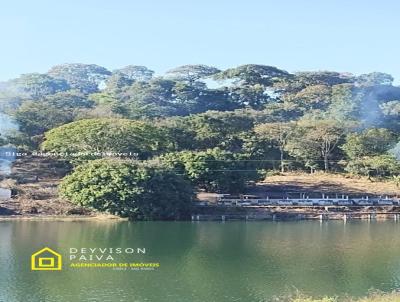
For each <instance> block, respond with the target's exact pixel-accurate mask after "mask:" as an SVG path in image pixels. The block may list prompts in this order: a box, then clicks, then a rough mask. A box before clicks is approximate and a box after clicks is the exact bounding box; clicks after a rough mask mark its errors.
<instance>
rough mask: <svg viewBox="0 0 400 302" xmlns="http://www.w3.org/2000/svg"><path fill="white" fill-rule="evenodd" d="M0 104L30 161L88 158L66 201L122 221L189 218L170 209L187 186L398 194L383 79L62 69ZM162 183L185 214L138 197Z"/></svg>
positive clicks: (195, 69)
mask: <svg viewBox="0 0 400 302" xmlns="http://www.w3.org/2000/svg"><path fill="white" fill-rule="evenodd" d="M0 93H1V96H0V97H1V100H2V101H1V107H2V109H3V111H4V112H6V113H8V114H10V115H12V116H13V117H14V118H15V120H16V121H17V123H18V125H19V131H18V132H15V133H9V134H8V136H7V137H3V138H2V139H3V140H5V141H8V142H10V143H12V144H14V145H16V146H17V147H18V148H20V149H25V150H37V149H39V148H40V149H42V150H46V151H53V152H60V153H62V152H64V153H65V154H73V153H79V152H86V154H84V155H82V156H74V157H67V158H64V159H65V160H67V161H68V162H69V163H71V164H72V165H74V166H75V167H76V168H75V170H74V172H73V173H72V174H71V175H69V176H68V177H67V179H66V180H65V181H64V183H65V185H63V186H62V190H61V192H63V194H64V196H66V197H67V198H69V199H70V200H73V201H75V202H78V203H81V204H88V203H89V204H90V205H91V206H94V205H95V204H97V205H96V207H97V208H101V209H103V210H110V211H111V212H114V213H119V214H121V215H129V216H136V217H140V218H142V219H147V218H152V217H153V218H154V217H156V218H160V219H164V218H171V219H172V218H173V217H181V216H182V215H184V213H187V211H188V210H187V208H185V207H184V208H185V210H184V211H183V212H180V211H179V210H177V211H175V210H172V209H171V208H169V210H166V208H168V207H169V206H170V205H171V204H176V205H177V204H180V202H179V200H190V199H191V198H192V197H193V195H191V193H189V192H191V190H190V189H187V190H186V189H182V190H181V191H180V190H179V189H178V187H177V184H179V186H180V187H181V188H188V187H187V186H189V187H190V186H196V187H197V188H203V189H205V190H207V191H219V192H240V191H241V190H243V189H244V187H245V186H246V183H248V182H249V181H257V180H258V179H260V178H262V177H264V176H265V175H266V174H267V173H269V171H271V170H280V171H288V170H303V171H308V172H314V171H316V170H325V171H338V172H347V173H352V174H360V175H366V176H369V177H387V178H391V179H393V180H395V181H397V182H400V180H399V174H400V172H399V171H400V163H399V160H398V158H400V154H399V153H400V150H399V149H400V144H398V142H399V140H400V87H397V86H394V85H393V78H392V77H391V76H390V75H388V74H384V73H377V72H376V73H371V74H364V75H359V76H355V75H352V74H349V73H339V72H327V71H322V72H299V73H294V74H292V73H289V72H287V71H284V70H281V69H278V68H276V67H271V66H264V65H243V66H239V67H236V68H231V69H227V70H223V71H221V70H219V69H217V68H215V67H210V66H205V65H186V66H180V67H177V68H174V69H172V70H170V71H168V72H166V74H164V75H163V76H154V72H153V71H151V70H149V69H148V68H146V67H144V66H127V67H125V68H121V69H118V70H114V71H112V72H111V71H109V70H107V69H106V68H103V67H100V66H97V65H85V64H64V65H59V66H55V67H53V68H52V69H50V70H49V72H48V73H46V74H36V73H35V74H25V75H22V76H21V77H19V78H17V79H13V80H10V81H8V82H5V83H0ZM101 152H115V153H124V152H126V153H129V152H130V153H131V154H132V153H134V154H136V158H135V160H136V161H132V160H131V159H130V160H127V159H118V160H117V159H103V160H102V159H100V157H101V156H97V155H96V154H99V153H101ZM93 160H94V162H93ZM140 161H142V162H140ZM143 161H145V162H143ZM85 167H86V168H85ZM94 167H95V168H94ZM98 171H102V172H101V173H100V172H98ZM121 171H125V172H126V173H125V172H124V173H125V174H124V173H122V172H121ZM133 171H136V172H135V173H134V174H135V175H136V176H132V175H131V173H133ZM138 171H142V173H139V172H138ZM96 173H97V174H98V173H100V174H99V175H97V174H96ZM120 173H122V174H120ZM94 174H96V175H97V176H96V177H94V176H93V175H94ZM87 175H91V176H90V177H87ZM139 175H140V176H139ZM144 175H150V176H148V178H146V177H144ZM156 175H157V177H161V178H162V179H164V184H165V187H163V192H164V193H165V196H169V199H170V200H175V201H176V202H168V203H166V204H162V203H161V204H156V203H154V200H155V199H152V198H150V197H149V196H146V197H143V196H142V197H140V198H139V197H138V196H141V195H140V194H142V193H140V192H149V188H148V187H147V185H149V183H148V180H149V179H153V178H154V177H156ZM172 175H175V176H172ZM132 177H133V178H136V179H137V183H136V185H133V184H132V183H130V181H131V180H129V181H128V183H127V184H126V186H125V187H126V190H127V191H126V192H125V191H124V190H123V189H122V188H123V187H124V185H123V183H124V181H125V180H126V179H131V178H132ZM174 177H175V178H174ZM161 178H160V179H161ZM93 179H96V180H97V182H96V181H94V180H93ZM146 179H147V180H146ZM85 180H86V182H85ZM145 180H146V181H145ZM167 180H168V181H169V182H171V183H174V182H176V185H169V184H167V182H168V181H167ZM100 183H103V184H102V185H101V186H103V187H104V188H105V189H104V190H105V191H102V190H100V189H99V187H98V186H99V184H100ZM94 186H97V187H96V188H97V189H94ZM132 188H135V190H136V191H135V192H132V190H133V189H132ZM150 191H151V190H150ZM153 191H154V194H156V195H157V194H161V193H160V192H158V193H157V192H156V191H157V190H155V189H154V190H153ZM179 191H180V193H178V192H179ZM99 192H102V193H99ZM115 192H118V194H120V195H118V194H117V195H115V194H116V193H115ZM182 192H188V194H187V196H186V198H183V197H182V194H181V193H182ZM83 194H84V195H83ZM121 194H122V195H121ZM135 194H136V195H135ZM138 194H139V195H138ZM168 194H169V195H168ZM144 199H146V200H153V201H152V203H153V204H152V206H150V207H148V206H147V208H146V209H147V210H146V211H145V210H144V207H143V206H140V207H139V206H138V207H137V208H135V206H134V205H133V204H130V202H132V201H138V200H140V201H143V200H144ZM164 199H165V198H164ZM100 200H102V201H101V202H100ZM122 200H125V201H126V202H125V203H124V202H121V201H122ZM111 201H113V202H111ZM128 201H129V202H128ZM110 202H111V204H112V206H111V205H110ZM99 203H101V205H99ZM139 203H141V202H138V203H137V204H139ZM107 204H109V206H106V205H107ZM146 204H147V205H148V202H147V203H146ZM116 205H118V206H117V207H116ZM104 207H105V208H104ZM139 208H140V210H139ZM173 208H174V209H178V208H180V206H176V207H175V206H174V207H173ZM132 209H135V210H134V211H133V212H132ZM155 209H158V210H155ZM133 213H136V214H133ZM160 213H175V214H174V215H169V216H168V215H167V216H163V215H164V214H163V215H161V214H160Z"/></svg>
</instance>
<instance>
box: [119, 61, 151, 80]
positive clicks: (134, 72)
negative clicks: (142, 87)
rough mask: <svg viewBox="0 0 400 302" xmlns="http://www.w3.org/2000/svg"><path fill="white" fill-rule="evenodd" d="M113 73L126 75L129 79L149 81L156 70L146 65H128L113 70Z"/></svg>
mask: <svg viewBox="0 0 400 302" xmlns="http://www.w3.org/2000/svg"><path fill="white" fill-rule="evenodd" d="M113 74H122V75H125V76H126V77H127V78H128V79H129V80H132V81H141V82H148V81H150V80H151V78H152V77H153V75H154V71H153V70H150V69H148V68H147V67H146V66H137V65H128V66H125V67H123V68H120V69H117V70H114V71H113Z"/></svg>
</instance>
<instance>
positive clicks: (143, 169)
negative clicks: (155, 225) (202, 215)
mask: <svg viewBox="0 0 400 302" xmlns="http://www.w3.org/2000/svg"><path fill="white" fill-rule="evenodd" d="M60 192H61V195H62V196H63V197H65V198H67V199H69V200H71V201H72V202H74V203H76V204H79V205H81V206H89V207H92V208H95V209H97V210H100V211H106V212H108V213H111V214H116V215H120V216H123V217H130V218H133V219H139V220H159V219H162V220H172V219H185V218H187V217H188V216H189V213H190V211H189V210H190V207H191V201H192V199H193V188H192V187H191V186H190V184H189V183H188V182H187V181H185V180H184V179H183V178H182V177H180V176H179V175H177V174H176V173H173V172H171V171H170V170H168V169H166V168H163V167H161V166H157V165H154V164H151V163H146V164H143V163H138V162H134V161H126V160H111V159H100V160H95V161H91V162H89V163H86V164H84V165H82V166H79V167H78V168H77V169H76V170H75V171H74V172H73V173H72V174H70V175H68V176H67V177H65V178H64V180H63V182H62V183H61V185H60Z"/></svg>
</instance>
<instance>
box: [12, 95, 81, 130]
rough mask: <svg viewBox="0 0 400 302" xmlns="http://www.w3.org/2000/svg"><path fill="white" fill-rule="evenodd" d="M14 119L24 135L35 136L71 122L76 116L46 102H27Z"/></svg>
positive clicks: (15, 114)
mask: <svg viewBox="0 0 400 302" xmlns="http://www.w3.org/2000/svg"><path fill="white" fill-rule="evenodd" d="M14 117H15V120H16V122H17V123H18V124H19V127H20V130H21V131H22V132H23V133H26V134H28V135H29V136H35V135H40V134H43V133H44V132H45V131H47V130H50V129H52V128H55V127H58V126H60V125H63V124H65V123H69V122H71V121H72V120H73V118H74V115H73V113H72V112H70V111H66V110H64V109H62V108H57V107H55V106H54V105H51V104H49V103H46V102H25V103H24V104H22V105H21V107H19V108H18V109H17V111H16V112H15V113H14Z"/></svg>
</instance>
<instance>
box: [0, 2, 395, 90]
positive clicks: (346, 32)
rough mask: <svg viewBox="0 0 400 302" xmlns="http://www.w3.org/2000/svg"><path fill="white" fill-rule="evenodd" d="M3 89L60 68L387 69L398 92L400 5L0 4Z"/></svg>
mask: <svg viewBox="0 0 400 302" xmlns="http://www.w3.org/2000/svg"><path fill="white" fill-rule="evenodd" d="M1 2H2V3H1V8H0V28H1V38H2V39H1V41H2V42H1V45H0V81H2V80H7V79H9V78H13V77H17V76H18V75H19V74H22V73H29V72H46V71H47V70H48V69H49V68H50V67H51V66H53V65H56V64H61V63H67V62H68V63H78V62H79V63H94V64H98V65H101V66H104V67H106V68H108V69H110V70H113V69H116V68H119V67H123V66H126V65H130V64H133V65H145V66H147V67H149V68H150V69H153V70H155V71H156V72H157V73H159V74H161V73H163V72H165V71H166V70H168V69H170V68H173V67H176V66H179V65H184V64H199V63H200V64H207V65H212V66H216V67H219V68H221V69H224V68H228V67H234V66H238V65H241V64H248V63H254V64H265V65H272V66H276V67H279V68H282V69H285V70H287V71H290V72H295V71H304V70H334V71H343V72H352V73H355V74H361V73H368V72H373V71H381V72H387V73H390V74H392V75H393V76H394V77H395V78H396V83H399V84H400V60H399V58H400V39H399V29H400V18H399V12H400V1H398V0H380V1H376V0H362V1H361V0H351V1H350V0H329V1H328V0H325V1H324V0H303V1H300V0H245V1H244V0H243V1H237V0H201V1H193V0H192V1H188V0H168V1H166V0H156V1H152V0H141V1H137V0H64V1H62V0H58V1H54V0H35V1H32V0H24V1H21V0H2V1H1Z"/></svg>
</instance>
